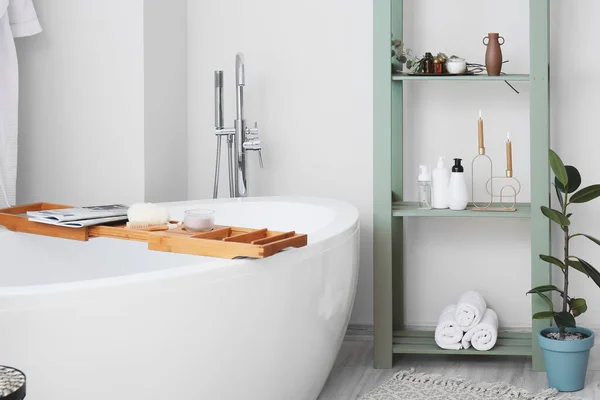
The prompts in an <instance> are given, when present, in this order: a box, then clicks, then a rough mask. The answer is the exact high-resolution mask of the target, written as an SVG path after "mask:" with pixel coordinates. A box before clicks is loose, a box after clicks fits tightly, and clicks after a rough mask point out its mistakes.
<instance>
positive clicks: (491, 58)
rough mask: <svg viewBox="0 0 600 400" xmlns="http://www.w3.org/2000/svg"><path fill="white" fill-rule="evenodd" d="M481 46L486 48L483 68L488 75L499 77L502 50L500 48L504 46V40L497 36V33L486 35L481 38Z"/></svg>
mask: <svg viewBox="0 0 600 400" xmlns="http://www.w3.org/2000/svg"><path fill="white" fill-rule="evenodd" d="M486 39H487V43H486ZM500 40H502V42H500ZM483 44H484V45H486V46H487V50H486V51H485V68H486V69H487V73H488V75H491V76H498V75H500V71H502V49H501V48H500V46H502V45H503V44H504V38H503V37H502V36H499V35H498V33H488V35H487V36H486V37H484V38H483Z"/></svg>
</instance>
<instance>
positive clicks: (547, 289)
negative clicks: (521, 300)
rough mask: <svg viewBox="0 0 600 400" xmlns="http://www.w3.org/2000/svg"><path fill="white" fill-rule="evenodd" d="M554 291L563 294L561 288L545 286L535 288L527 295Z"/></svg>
mask: <svg viewBox="0 0 600 400" xmlns="http://www.w3.org/2000/svg"><path fill="white" fill-rule="evenodd" d="M552 291H555V292H558V293H562V290H560V289H559V288H557V287H556V286H554V285H543V286H538V287H534V288H533V289H531V290H530V291H529V292H527V294H531V293H544V292H552Z"/></svg>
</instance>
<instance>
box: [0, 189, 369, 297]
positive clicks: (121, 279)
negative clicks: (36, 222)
mask: <svg viewBox="0 0 600 400" xmlns="http://www.w3.org/2000/svg"><path fill="white" fill-rule="evenodd" d="M240 202H243V203H245V202H283V203H300V204H308V205H315V206H324V207H326V208H330V209H333V210H334V211H335V216H334V218H333V220H332V221H331V222H330V223H329V224H328V225H326V226H324V227H322V228H320V229H318V230H316V231H315V232H313V233H311V235H309V244H308V245H307V246H306V247H302V248H298V249H290V250H288V251H284V252H283V253H280V254H276V255H274V256H272V257H268V258H264V259H257V260H230V259H221V258H212V257H204V256H198V257H202V259H203V262H202V263H197V264H194V263H192V264H184V265H180V266H177V267H167V268H165V269H161V270H157V271H148V272H137V273H131V274H126V275H120V276H110V277H104V278H96V279H89V280H82V281H72V282H55V283H47V284H37V285H23V286H6V287H2V286H0V297H16V296H28V295H39V294H50V293H57V292H66V291H73V292H76V291H82V290H95V289H100V288H103V287H113V286H121V285H127V284H135V283H141V282H147V281H155V280H161V279H170V278H176V277H178V276H185V275H188V274H193V273H203V272H205V271H206V272H208V271H211V270H214V269H217V268H221V267H225V266H231V267H236V268H235V270H237V272H238V273H246V272H244V270H246V269H247V267H251V268H257V267H261V266H265V267H267V266H268V265H270V264H272V263H274V262H276V261H278V260H281V257H291V256H293V257H294V258H296V259H298V258H299V257H301V258H303V259H307V258H310V257H314V256H317V255H318V254H321V253H323V252H325V251H327V250H328V249H331V248H333V247H336V246H338V245H339V244H340V243H343V242H344V241H345V240H347V239H348V238H349V237H352V236H353V235H354V234H355V233H356V231H357V230H359V229H360V219H359V212H358V209H357V208H356V207H355V206H353V205H351V204H350V203H347V202H344V201H341V200H335V199H329V198H317V197H295V196H275V197H247V198H236V199H216V200H212V199H211V200H187V201H179V202H167V203H160V204H161V205H164V206H166V207H181V206H186V205H189V206H192V205H198V204H223V203H240ZM157 204H158V203H157ZM3 234H21V235H26V234H25V233H18V232H11V231H8V230H5V229H4V227H0V240H1V237H2V235H3ZM93 240H95V241H102V240H116V239H110V238H94V239H93ZM146 251H150V250H146ZM0 284H1V282H0Z"/></svg>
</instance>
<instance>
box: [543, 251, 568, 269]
mask: <svg viewBox="0 0 600 400" xmlns="http://www.w3.org/2000/svg"><path fill="white" fill-rule="evenodd" d="M540 258H541V259H542V260H544V261H546V262H548V263H550V264H554V265H556V266H557V267H560V268H561V269H565V264H564V263H563V262H562V261H560V260H559V259H558V258H556V257H552V256H545V255H543V254H540Z"/></svg>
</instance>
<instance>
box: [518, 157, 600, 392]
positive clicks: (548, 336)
mask: <svg viewBox="0 0 600 400" xmlns="http://www.w3.org/2000/svg"><path fill="white" fill-rule="evenodd" d="M548 156H549V162H550V167H551V168H552V171H553V172H554V175H555V178H554V183H553V186H554V188H555V191H556V195H557V197H558V204H559V205H560V210H556V209H552V208H548V207H546V206H542V207H541V211H542V214H544V215H545V216H546V217H547V218H548V219H550V221H552V222H554V223H556V224H557V225H559V226H560V229H561V230H562V234H563V238H564V250H563V255H562V257H561V258H559V257H553V256H551V255H545V254H541V255H540V258H541V259H542V260H544V261H546V262H548V263H550V264H552V265H554V266H556V267H557V268H558V269H560V271H561V272H562V274H563V282H562V283H563V285H562V288H559V287H557V286H555V285H544V286H538V287H535V288H533V289H531V290H530V291H529V292H527V293H528V294H535V295H537V296H540V297H541V298H542V299H543V300H544V301H545V302H546V303H547V304H548V311H542V312H538V313H536V314H534V315H533V318H535V319H542V318H549V319H552V320H553V321H554V323H555V326H551V327H549V328H546V329H543V330H541V331H540V332H539V333H538V342H539V344H540V347H541V348H542V352H543V355H544V363H545V365H546V373H547V375H548V384H549V386H550V387H553V388H556V389H558V390H560V391H563V392H573V391H577V390H581V389H583V387H584V384H585V375H586V370H587V364H588V359H589V352H590V349H591V348H592V346H593V345H594V332H593V331H591V330H589V329H585V328H581V327H577V326H576V323H575V318H576V317H578V316H579V315H581V314H583V313H584V312H586V311H587V303H586V301H585V299H583V298H580V297H575V296H572V295H571V293H570V292H569V274H570V273H571V271H577V272H578V273H583V274H585V275H586V276H587V277H588V278H590V279H591V280H592V281H593V282H594V283H595V284H596V285H598V287H600V272H598V270H597V269H596V268H595V267H593V266H592V265H591V264H590V263H589V262H587V261H586V260H584V259H582V258H581V257H578V256H575V255H573V254H571V251H570V247H569V244H570V242H571V241H572V240H581V239H584V240H585V239H587V240H591V241H592V242H594V243H595V244H597V245H600V240H598V239H596V238H595V237H593V236H590V235H587V234H584V233H578V232H576V231H574V229H573V227H572V226H571V216H572V215H573V214H572V213H571V212H570V208H571V206H573V205H575V204H580V203H587V202H588V201H592V200H594V199H596V198H597V197H599V196H600V185H591V186H588V187H585V188H583V189H579V187H580V186H581V175H580V174H579V171H578V170H577V168H575V167H573V166H571V165H567V166H565V165H564V164H563V162H562V160H561V159H560V157H559V156H558V155H557V154H556V153H555V152H554V151H552V150H550V151H549V155H548ZM552 293H558V295H560V297H561V303H562V308H561V309H560V310H558V311H556V310H554V306H553V303H552V300H551V297H552Z"/></svg>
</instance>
